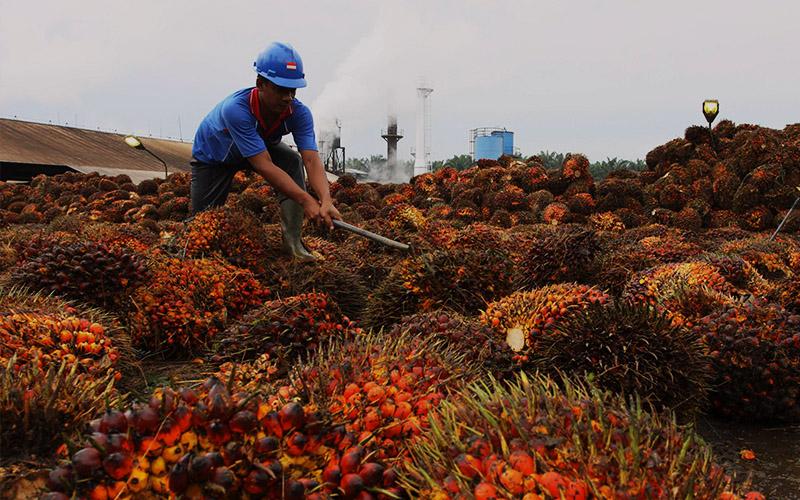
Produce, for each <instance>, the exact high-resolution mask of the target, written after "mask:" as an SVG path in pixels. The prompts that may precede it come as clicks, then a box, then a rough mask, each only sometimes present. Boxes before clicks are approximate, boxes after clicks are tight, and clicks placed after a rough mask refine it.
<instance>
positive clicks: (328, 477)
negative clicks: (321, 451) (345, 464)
mask: <svg viewBox="0 0 800 500" xmlns="http://www.w3.org/2000/svg"><path fill="white" fill-rule="evenodd" d="M341 480H342V469H340V468H339V466H338V465H328V466H327V467H325V470H323V471H322V481H323V482H324V483H326V484H328V485H330V486H333V487H336V486H338V485H339V483H340V482H341Z"/></svg>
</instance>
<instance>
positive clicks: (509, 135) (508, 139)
mask: <svg viewBox="0 0 800 500" xmlns="http://www.w3.org/2000/svg"><path fill="white" fill-rule="evenodd" d="M495 133H496V134H500V135H502V136H503V154H504V155H509V156H510V155H513V154H514V132H510V131H508V130H503V131H502V132H495Z"/></svg>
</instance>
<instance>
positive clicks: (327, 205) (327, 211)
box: [319, 200, 342, 231]
mask: <svg viewBox="0 0 800 500" xmlns="http://www.w3.org/2000/svg"><path fill="white" fill-rule="evenodd" d="M319 212H320V216H321V217H322V219H323V220H324V221H325V225H326V226H328V229H330V230H331V231H333V220H332V219H337V220H342V214H340V213H339V211H338V210H337V209H336V207H334V206H333V202H331V201H330V200H326V201H323V202H322V205H320V207H319Z"/></svg>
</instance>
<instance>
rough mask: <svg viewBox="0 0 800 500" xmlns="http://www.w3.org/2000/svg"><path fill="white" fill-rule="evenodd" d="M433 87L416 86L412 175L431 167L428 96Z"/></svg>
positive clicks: (421, 172) (425, 171) (422, 172)
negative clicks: (415, 123) (415, 138)
mask: <svg viewBox="0 0 800 500" xmlns="http://www.w3.org/2000/svg"><path fill="white" fill-rule="evenodd" d="M431 92H433V89H431V88H426V87H419V88H417V145H416V153H415V155H414V175H415V176H417V175H421V174H424V173H427V172H430V169H431V139H430V135H431V117H430V114H431V107H430V106H431V105H430V101H429V100H428V96H429V95H431Z"/></svg>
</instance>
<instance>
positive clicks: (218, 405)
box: [208, 385, 231, 418]
mask: <svg viewBox="0 0 800 500" xmlns="http://www.w3.org/2000/svg"><path fill="white" fill-rule="evenodd" d="M218 387H220V385H216V386H214V388H213V389H211V390H212V391H214V389H217V388H218ZM208 400H209V402H208V415H209V417H211V418H226V417H228V416H230V411H231V401H230V396H229V395H228V393H227V391H224V386H222V389H218V390H217V391H216V393H215V394H214V395H213V396H212V395H211V393H210V392H209V394H208Z"/></svg>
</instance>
